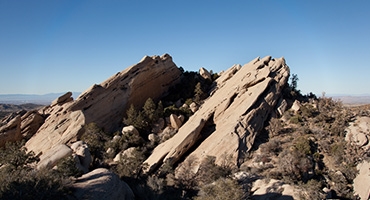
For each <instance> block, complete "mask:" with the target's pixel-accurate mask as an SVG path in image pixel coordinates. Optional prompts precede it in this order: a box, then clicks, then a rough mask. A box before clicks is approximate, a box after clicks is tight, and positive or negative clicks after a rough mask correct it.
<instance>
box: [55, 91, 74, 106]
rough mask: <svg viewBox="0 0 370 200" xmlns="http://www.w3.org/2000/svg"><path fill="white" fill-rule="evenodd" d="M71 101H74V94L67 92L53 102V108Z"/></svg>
mask: <svg viewBox="0 0 370 200" xmlns="http://www.w3.org/2000/svg"><path fill="white" fill-rule="evenodd" d="M70 101H73V97H72V92H67V93H65V94H63V95H62V96H60V97H58V98H57V99H55V100H54V101H52V102H51V106H54V105H57V104H59V105H62V104H64V103H67V102H70Z"/></svg>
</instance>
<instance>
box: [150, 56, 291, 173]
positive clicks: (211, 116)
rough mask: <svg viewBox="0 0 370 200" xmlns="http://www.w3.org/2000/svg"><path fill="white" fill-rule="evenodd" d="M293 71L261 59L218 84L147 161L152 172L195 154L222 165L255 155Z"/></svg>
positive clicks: (236, 69) (228, 73)
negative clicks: (259, 136)
mask: <svg viewBox="0 0 370 200" xmlns="http://www.w3.org/2000/svg"><path fill="white" fill-rule="evenodd" d="M288 78H289V67H288V66H287V65H286V64H285V60H284V58H279V59H272V58H271V57H270V56H267V57H265V58H263V59H259V58H256V59H254V60H252V61H251V62H249V63H247V64H245V65H244V66H243V67H241V68H240V67H239V66H238V65H235V66H233V67H231V68H230V69H229V70H227V71H225V72H224V73H223V74H222V75H221V77H219V79H217V80H216V81H217V86H216V89H215V90H214V91H213V92H212V93H211V96H210V97H209V98H208V99H206V100H205V102H204V104H203V105H202V106H201V107H200V108H199V110H198V111H197V112H195V113H194V115H193V116H192V117H190V119H189V120H188V121H187V122H186V123H185V124H184V125H182V127H181V128H180V129H179V130H178V133H177V134H176V135H174V136H173V137H172V138H171V139H169V140H167V141H166V142H164V143H162V144H160V145H158V146H157V147H156V148H155V149H154V151H153V153H152V154H151V156H150V157H149V158H148V159H147V160H146V161H145V162H146V163H147V164H148V165H149V167H150V168H149V170H153V169H155V168H156V167H158V165H159V164H161V163H163V162H164V161H170V163H171V164H175V163H176V162H178V161H179V160H180V159H183V158H184V157H183V156H184V155H185V154H190V156H191V155H193V156H195V157H196V158H198V159H200V160H202V159H203V158H204V157H206V156H207V155H210V156H215V157H216V163H221V162H222V158H223V157H224V156H225V155H227V156H231V158H232V161H233V162H234V164H236V165H238V164H240V162H242V160H243V155H245V153H246V152H247V151H250V150H251V148H252V145H253V143H254V139H255V138H256V135H257V134H258V133H259V132H260V131H261V130H262V128H263V127H264V122H265V121H266V120H267V119H268V117H269V115H270V114H271V113H272V112H273V110H274V109H275V106H276V104H277V103H278V102H279V101H280V98H281V96H282V94H281V91H282V89H283V88H284V86H285V85H286V84H287V81H288Z"/></svg>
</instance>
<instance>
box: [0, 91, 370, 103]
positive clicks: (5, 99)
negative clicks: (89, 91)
mask: <svg viewBox="0 0 370 200" xmlns="http://www.w3.org/2000/svg"><path fill="white" fill-rule="evenodd" d="M63 94H65V93H49V94H43V95H40V94H0V104H15V105H20V104H27V103H32V104H39V105H48V104H50V103H51V102H52V101H53V100H54V99H56V98H58V97H60V96H61V95H63ZM80 94H81V92H73V95H72V96H73V99H76V98H77V97H78V96H79V95H80ZM327 96H328V97H332V98H333V99H337V100H341V101H342V102H343V104H348V105H362V104H370V94H366V95H345V94H341V95H327Z"/></svg>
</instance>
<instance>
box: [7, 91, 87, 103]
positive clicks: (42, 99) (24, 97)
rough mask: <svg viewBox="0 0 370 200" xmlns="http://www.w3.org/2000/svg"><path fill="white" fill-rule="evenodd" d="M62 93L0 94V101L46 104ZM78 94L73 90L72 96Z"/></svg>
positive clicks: (78, 93) (74, 96) (75, 96)
mask: <svg viewBox="0 0 370 200" xmlns="http://www.w3.org/2000/svg"><path fill="white" fill-rule="evenodd" d="M63 94H64V93H49V94H44V95H38V94H0V103H3V104H16V105H20V104H26V103H33V104H41V105H47V104H50V103H51V102H52V101H53V100H54V99H56V98H58V97H59V96H61V95H63ZM78 95H80V92H73V98H74V99H75V98H77V97H78Z"/></svg>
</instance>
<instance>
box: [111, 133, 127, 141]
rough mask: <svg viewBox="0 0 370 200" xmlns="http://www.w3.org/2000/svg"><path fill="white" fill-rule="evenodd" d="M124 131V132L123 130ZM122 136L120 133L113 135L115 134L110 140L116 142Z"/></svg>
mask: <svg viewBox="0 0 370 200" xmlns="http://www.w3.org/2000/svg"><path fill="white" fill-rule="evenodd" d="M125 133H126V132H125ZM121 138H122V136H120V135H115V136H113V138H112V141H111V142H113V143H114V142H118V141H119V140H120V139H121Z"/></svg>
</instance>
